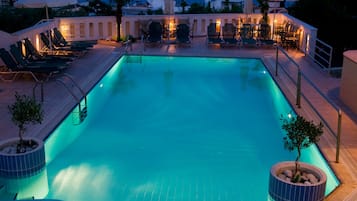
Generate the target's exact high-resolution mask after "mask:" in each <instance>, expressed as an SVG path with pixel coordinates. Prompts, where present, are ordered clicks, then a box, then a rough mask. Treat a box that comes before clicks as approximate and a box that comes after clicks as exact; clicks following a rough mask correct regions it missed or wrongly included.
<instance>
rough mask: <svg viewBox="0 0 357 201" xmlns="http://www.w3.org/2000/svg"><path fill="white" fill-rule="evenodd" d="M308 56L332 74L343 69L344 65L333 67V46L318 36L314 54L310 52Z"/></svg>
mask: <svg viewBox="0 0 357 201" xmlns="http://www.w3.org/2000/svg"><path fill="white" fill-rule="evenodd" d="M308 56H309V57H310V58H311V59H312V60H313V61H314V62H315V63H316V64H318V65H319V66H320V67H321V68H322V69H323V70H325V71H327V72H328V74H330V75H331V74H332V72H333V71H341V70H342V67H332V57H333V47H332V46H331V45H329V44H327V43H325V42H323V41H322V40H320V39H318V38H316V44H315V50H314V52H313V55H311V54H308Z"/></svg>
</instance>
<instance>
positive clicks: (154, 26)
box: [145, 21, 163, 46]
mask: <svg viewBox="0 0 357 201" xmlns="http://www.w3.org/2000/svg"><path fill="white" fill-rule="evenodd" d="M162 33H163V29H162V25H161V23H160V22H156V21H153V22H151V23H150V25H149V30H148V35H147V38H146V41H145V45H159V46H161V45H162Z"/></svg>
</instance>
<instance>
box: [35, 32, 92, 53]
mask: <svg viewBox="0 0 357 201" xmlns="http://www.w3.org/2000/svg"><path fill="white" fill-rule="evenodd" d="M40 38H41V40H42V42H43V44H44V45H45V46H44V47H45V50H46V52H47V53H48V54H51V55H52V54H55V55H70V56H83V55H84V54H86V53H87V52H88V50H85V49H82V50H78V49H77V50H75V49H71V48H70V47H58V46H56V45H54V43H53V41H51V40H50V39H49V37H48V34H47V33H44V32H42V33H40Z"/></svg>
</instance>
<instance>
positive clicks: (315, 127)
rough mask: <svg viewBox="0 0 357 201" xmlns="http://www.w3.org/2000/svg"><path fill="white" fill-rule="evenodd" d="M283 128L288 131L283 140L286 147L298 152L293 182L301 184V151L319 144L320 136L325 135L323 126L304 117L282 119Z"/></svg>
mask: <svg viewBox="0 0 357 201" xmlns="http://www.w3.org/2000/svg"><path fill="white" fill-rule="evenodd" d="M282 121H283V125H282V128H283V129H284V130H285V131H286V136H285V137H284V138H283V140H284V147H285V148H286V149H287V150H289V151H294V150H297V157H296V159H295V170H294V172H293V178H292V182H294V183H297V182H300V178H301V171H300V165H299V161H300V157H301V150H302V149H304V148H308V147H309V146H310V145H312V144H315V143H317V142H318V141H319V140H320V136H321V135H322V134H323V124H322V123H321V122H320V123H319V124H314V122H313V121H308V120H306V119H305V118H304V117H303V116H300V115H297V116H295V117H290V116H289V118H282Z"/></svg>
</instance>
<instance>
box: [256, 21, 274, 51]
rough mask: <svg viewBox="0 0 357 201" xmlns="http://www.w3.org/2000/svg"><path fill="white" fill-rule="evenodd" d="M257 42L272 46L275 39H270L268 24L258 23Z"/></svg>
mask: <svg viewBox="0 0 357 201" xmlns="http://www.w3.org/2000/svg"><path fill="white" fill-rule="evenodd" d="M258 41H259V44H260V45H261V46H265V47H273V46H274V44H276V41H274V40H273V39H271V28H270V25H269V24H260V28H259V37H258Z"/></svg>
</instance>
